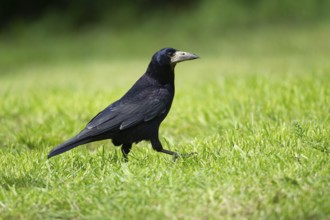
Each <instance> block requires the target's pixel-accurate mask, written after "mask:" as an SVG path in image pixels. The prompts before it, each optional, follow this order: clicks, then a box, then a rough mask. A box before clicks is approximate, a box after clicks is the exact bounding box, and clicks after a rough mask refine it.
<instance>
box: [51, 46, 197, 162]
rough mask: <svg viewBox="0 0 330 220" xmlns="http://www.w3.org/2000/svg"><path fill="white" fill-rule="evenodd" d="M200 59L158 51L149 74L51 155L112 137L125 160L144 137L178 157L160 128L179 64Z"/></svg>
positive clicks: (173, 50) (168, 104)
mask: <svg viewBox="0 0 330 220" xmlns="http://www.w3.org/2000/svg"><path fill="white" fill-rule="evenodd" d="M197 58H199V57H198V56H196V55H195V54H192V53H188V52H183V51H179V50H176V49H173V48H164V49H161V50H159V51H158V52H156V53H155V54H154V55H153V57H152V59H151V61H150V63H149V66H148V68H147V70H146V72H145V74H143V75H142V76H141V77H140V79H139V80H138V81H137V82H136V83H135V84H134V85H133V87H132V88H131V89H130V90H129V91H128V92H127V93H126V94H125V95H124V96H123V97H122V98H121V99H119V100H117V101H115V102H114V103H112V104H111V105H109V106H108V107H107V108H105V109H104V110H103V111H101V112H100V113H99V114H97V115H96V116H95V117H94V118H93V119H92V120H91V121H90V122H89V123H88V124H87V125H86V127H85V128H84V129H83V130H82V131H81V132H80V133H79V134H78V135H76V136H75V137H73V138H71V139H69V140H67V141H66V142H64V143H62V144H60V145H59V146H57V147H55V148H54V149H52V150H51V151H50V153H49V155H48V158H51V157H53V156H56V155H58V154H61V153H64V152H66V151H68V150H70V149H72V148H74V147H77V146H79V145H82V144H86V143H89V142H93V141H100V140H104V139H112V143H113V144H114V145H115V146H121V151H122V153H123V156H124V158H125V160H127V155H128V153H129V152H130V150H131V148H132V144H133V143H138V142H140V141H142V140H148V141H150V142H151V145H152V148H153V149H154V150H156V151H158V152H162V153H165V154H170V155H173V156H174V160H175V159H176V158H177V157H178V154H177V153H176V152H173V151H169V150H165V149H163V146H162V144H161V142H160V141H159V138H158V130H159V126H160V124H161V122H162V121H163V120H164V119H165V117H166V115H167V113H168V112H169V110H170V108H171V105H172V101H173V98H174V68H175V65H176V64H177V63H178V62H181V61H185V60H193V59H197Z"/></svg>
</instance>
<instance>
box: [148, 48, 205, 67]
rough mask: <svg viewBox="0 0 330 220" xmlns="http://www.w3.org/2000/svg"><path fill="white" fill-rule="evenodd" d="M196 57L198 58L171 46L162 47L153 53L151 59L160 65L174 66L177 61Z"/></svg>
mask: <svg viewBox="0 0 330 220" xmlns="http://www.w3.org/2000/svg"><path fill="white" fill-rule="evenodd" d="M197 58H199V57H198V56H197V55H195V54H192V53H189V52H184V51H180V50H176V49H173V48H163V49H161V50H159V51H157V52H156V53H155V54H154V56H153V57H152V61H154V62H157V63H158V64H159V65H160V66H163V65H171V66H175V64H177V63H179V62H182V61H186V60H193V59H197Z"/></svg>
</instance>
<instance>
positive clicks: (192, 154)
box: [173, 152, 197, 162]
mask: <svg viewBox="0 0 330 220" xmlns="http://www.w3.org/2000/svg"><path fill="white" fill-rule="evenodd" d="M194 155H197V152H191V153H187V154H175V155H174V156H173V157H174V158H173V161H174V162H175V161H176V160H177V159H178V158H179V157H181V158H187V157H191V156H194Z"/></svg>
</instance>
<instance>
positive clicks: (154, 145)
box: [151, 138, 179, 161]
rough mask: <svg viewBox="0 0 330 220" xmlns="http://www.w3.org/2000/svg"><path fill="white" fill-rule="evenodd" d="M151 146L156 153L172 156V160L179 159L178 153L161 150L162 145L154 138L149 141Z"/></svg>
mask: <svg viewBox="0 0 330 220" xmlns="http://www.w3.org/2000/svg"><path fill="white" fill-rule="evenodd" d="M151 146H152V148H153V149H154V150H156V151H157V152H161V153H165V154H169V155H172V156H173V160H174V161H176V160H177V159H178V157H179V155H178V153H176V152H173V151H170V150H165V149H163V146H162V143H160V141H159V139H158V138H157V139H156V138H155V139H153V140H151Z"/></svg>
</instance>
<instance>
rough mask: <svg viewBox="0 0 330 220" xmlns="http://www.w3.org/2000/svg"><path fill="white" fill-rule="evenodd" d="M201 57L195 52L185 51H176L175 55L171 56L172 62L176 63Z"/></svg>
mask: <svg viewBox="0 0 330 220" xmlns="http://www.w3.org/2000/svg"><path fill="white" fill-rule="evenodd" d="M197 58H199V56H197V55H195V54H193V53H188V52H184V51H176V52H175V53H174V55H173V56H172V57H171V63H172V64H175V63H178V62H182V61H185V60H194V59H197Z"/></svg>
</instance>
